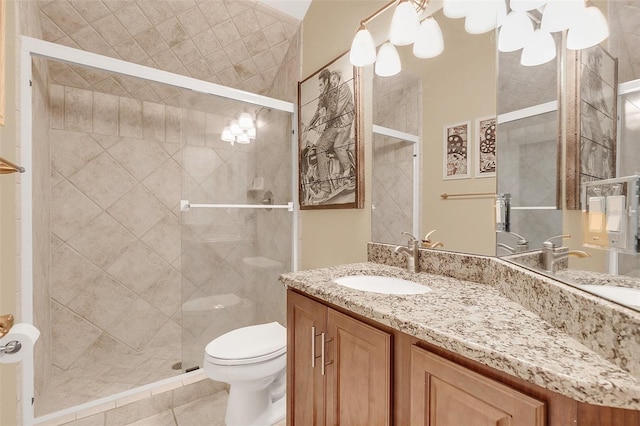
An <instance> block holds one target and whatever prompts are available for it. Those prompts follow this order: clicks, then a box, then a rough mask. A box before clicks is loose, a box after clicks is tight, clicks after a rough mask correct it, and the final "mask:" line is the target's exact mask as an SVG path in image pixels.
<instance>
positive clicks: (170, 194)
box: [143, 144, 182, 208]
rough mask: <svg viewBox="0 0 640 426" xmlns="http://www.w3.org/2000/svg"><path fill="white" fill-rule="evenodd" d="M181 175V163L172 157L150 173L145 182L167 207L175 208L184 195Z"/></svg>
mask: <svg viewBox="0 0 640 426" xmlns="http://www.w3.org/2000/svg"><path fill="white" fill-rule="evenodd" d="M175 145H178V144H175ZM178 146H179V145H178ZM181 175H182V169H181V167H180V165H179V164H178V163H177V162H176V161H175V160H174V159H172V158H170V159H168V160H167V161H165V162H164V163H163V164H162V165H161V166H160V167H158V168H156V169H155V170H154V171H153V172H152V173H151V174H149V176H147V177H146V178H145V179H144V181H143V184H144V186H145V187H146V188H147V189H148V190H149V191H151V193H152V194H153V195H155V196H156V197H157V198H158V199H159V200H160V201H162V203H163V204H164V205H165V206H166V207H167V208H173V207H175V206H176V204H177V203H178V202H179V201H180V199H181V195H182V194H181V185H180V179H181Z"/></svg>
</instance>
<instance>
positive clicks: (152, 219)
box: [107, 184, 167, 238]
mask: <svg viewBox="0 0 640 426" xmlns="http://www.w3.org/2000/svg"><path fill="white" fill-rule="evenodd" d="M107 212H108V213H109V214H110V215H111V217H113V218H114V219H115V220H117V221H118V222H119V223H120V224H121V225H123V226H124V227H125V228H127V229H128V230H129V231H131V232H132V233H133V235H135V236H136V237H138V238H140V237H141V236H142V235H144V233H145V232H147V231H148V230H149V229H150V228H151V227H152V226H153V225H155V224H156V223H157V222H158V221H159V220H160V219H161V218H162V217H163V216H164V215H165V214H166V213H167V209H166V207H165V206H164V205H162V203H161V202H160V201H158V199H157V198H156V197H154V196H153V195H151V193H149V191H147V190H146V189H145V188H144V186H142V185H141V184H138V185H136V186H134V187H133V189H131V191H129V192H127V193H126V194H124V195H123V196H122V197H121V198H120V199H119V200H118V201H116V202H115V203H113V204H112V205H111V207H109V209H108V210H107Z"/></svg>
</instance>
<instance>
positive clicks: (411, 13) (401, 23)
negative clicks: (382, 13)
mask: <svg viewBox="0 0 640 426" xmlns="http://www.w3.org/2000/svg"><path fill="white" fill-rule="evenodd" d="M419 28H420V19H419V18H418V11H417V10H416V8H415V7H414V6H413V3H411V1H409V0H400V3H398V6H396V10H395V11H394V12H393V17H392V18H391V27H389V41H390V42H391V43H392V44H395V45H396V46H406V45H408V44H412V43H413V42H414V41H415V39H416V36H417V34H418V29H419Z"/></svg>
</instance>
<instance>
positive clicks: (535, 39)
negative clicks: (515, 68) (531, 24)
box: [520, 28, 556, 67]
mask: <svg viewBox="0 0 640 426" xmlns="http://www.w3.org/2000/svg"><path fill="white" fill-rule="evenodd" d="M555 57H556V43H555V41H554V40H553V37H552V36H551V33H549V32H547V31H545V30H543V29H542V28H538V29H537V30H535V31H534V32H533V35H532V36H531V38H529V40H528V41H527V44H526V45H525V46H524V48H523V49H522V56H521V57H520V63H521V64H522V65H524V66H528V67H532V66H535V65H541V64H544V63H546V62H549V61H550V60H552V59H553V58H555Z"/></svg>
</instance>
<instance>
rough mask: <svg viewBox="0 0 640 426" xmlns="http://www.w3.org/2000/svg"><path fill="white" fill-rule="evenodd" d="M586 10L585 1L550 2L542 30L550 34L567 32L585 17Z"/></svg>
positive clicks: (555, 0)
mask: <svg viewBox="0 0 640 426" xmlns="http://www.w3.org/2000/svg"><path fill="white" fill-rule="evenodd" d="M584 9H585V4H584V0H549V1H548V2H547V5H546V6H545V7H544V12H543V13H542V22H541V23H540V28H541V29H543V30H545V31H547V32H550V33H553V32H556V31H563V30H566V29H567V28H569V27H571V26H573V25H574V24H575V23H576V22H577V21H578V20H579V19H580V17H581V16H583V13H584Z"/></svg>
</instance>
